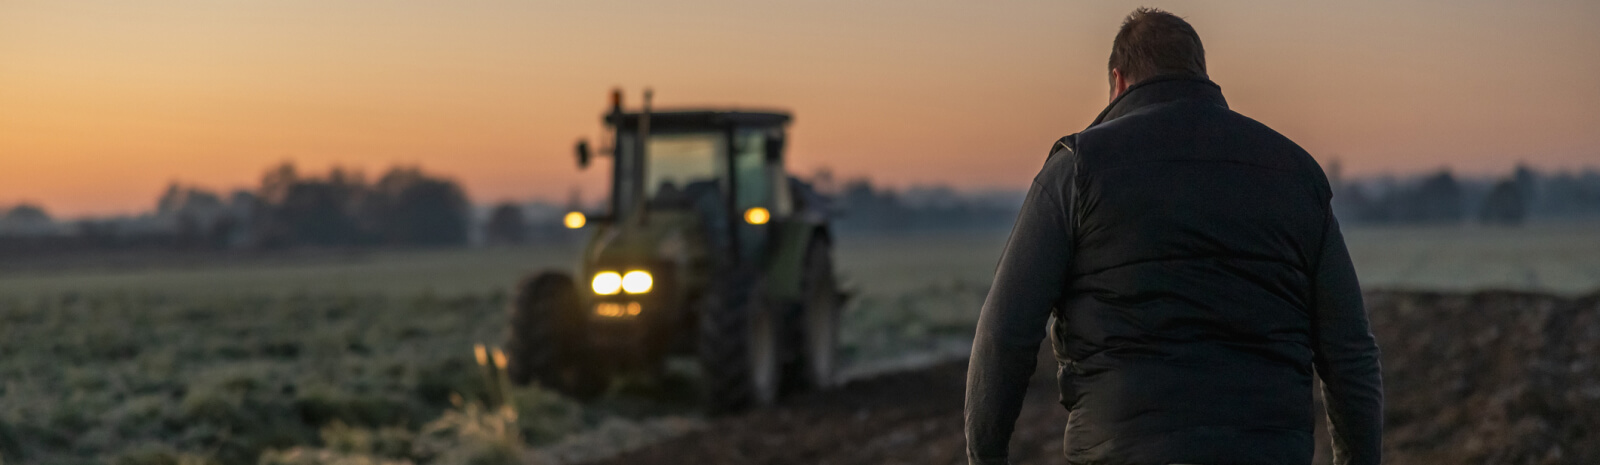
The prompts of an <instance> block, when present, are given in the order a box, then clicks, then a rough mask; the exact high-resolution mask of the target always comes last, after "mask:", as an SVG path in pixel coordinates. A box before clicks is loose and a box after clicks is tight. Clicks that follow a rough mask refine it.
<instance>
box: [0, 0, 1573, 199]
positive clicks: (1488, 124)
mask: <svg viewBox="0 0 1600 465" xmlns="http://www.w3.org/2000/svg"><path fill="white" fill-rule="evenodd" d="M863 3H864V2H844V1H839V2H820V3H819V2H788V3H761V4H752V3H746V2H731V1H729V2H660V3H653V2H652V3H642V4H639V3H638V2H621V1H600V2H510V1H485V2H465V3H463V2H387V1H350V2H311V1H279V2H256V1H172V2H159V4H152V3H146V2H49V1H22V2H5V3H3V4H0V207H3V206H7V205H10V204H13V203H17V202H20V201H30V202H35V203H39V204H42V205H44V206H45V207H46V208H48V209H49V210H50V211H51V212H52V213H53V214H56V215H61V216H73V215H87V214H114V213H129V212H136V211H142V210H147V209H149V208H151V207H152V205H153V203H154V202H155V198H156V195H157V194H158V193H159V192H160V191H161V189H162V188H163V187H164V186H165V185H166V184H168V183H170V182H173V181H178V182H183V183H186V184H198V185H201V186H206V187H210V188H215V189H232V188H237V187H250V186H254V185H255V184H256V182H257V180H258V178H259V177H260V175H261V173H262V171H263V170H265V169H266V168H267V167H269V166H270V165H273V164H276V163H279V162H282V161H285V160H293V161H295V162H297V163H298V164H299V165H300V166H301V167H302V168H304V169H309V170H318V171H320V170H322V169H325V168H327V167H328V166H331V165H334V164H341V165H346V166H353V167H357V168H360V169H364V170H365V171H366V172H367V173H369V174H375V173H377V172H380V171H381V170H383V169H385V168H387V167H388V166H389V165H392V164H397V163H404V164H420V165H421V166H423V167H424V168H425V169H427V170H429V171H430V172H435V173H440V174H443V175H446V176H449V177H453V178H455V179H457V180H459V181H461V182H462V183H463V184H464V185H465V187H466V189H467V191H468V194H469V195H470V197H471V199H472V200H473V201H475V202H492V201H498V200H508V199H510V200H527V199H534V198H542V199H550V200H553V201H564V200H565V199H566V196H567V195H568V194H569V192H571V191H572V190H573V189H574V188H581V190H582V192H583V196H584V197H585V199H591V200H592V199H595V198H598V197H599V196H601V195H602V193H603V190H604V188H603V183H604V182H605V178H604V176H603V174H602V173H603V172H604V171H605V169H606V168H607V166H606V163H605V162H604V159H602V161H601V163H598V164H596V165H595V166H591V167H590V169H588V170H586V171H579V170H578V169H577V167H576V166H575V163H574V160H573V156H572V146H573V142H574V141H575V140H576V139H577V138H579V137H585V136H586V137H590V138H594V137H595V136H597V135H598V133H599V131H600V121H599V115H600V113H601V112H602V111H603V110H604V108H605V105H606V103H607V102H606V97H607V95H606V94H607V92H608V91H609V90H610V89H611V88H613V87H616V86H621V87H622V88H624V89H625V91H626V92H627V95H626V96H627V98H628V99H629V103H631V104H632V103H637V101H638V95H639V92H640V90H641V89H642V88H643V87H645V86H650V87H652V88H654V89H655V100H656V105H657V106H658V107H674V106H689V105H717V106H760V107H779V108H785V109H788V110H790V111H792V112H793V113H794V115H795V123H794V126H793V133H792V136H791V139H790V140H791V143H790V145H789V147H790V150H791V152H790V161H791V165H792V166H794V167H795V168H796V170H797V171H799V172H801V173H807V172H810V171H812V170H813V169H815V168H817V167H822V166H828V167H832V168H833V170H834V171H835V172H836V173H838V175H840V176H846V177H849V176H858V175H870V176H872V177H873V178H874V179H876V180H879V181H882V182H885V183H887V184H889V185H896V186H904V185H909V184H914V183H936V182H937V183H948V184H951V185H954V186H957V187H962V188H1006V189H1013V188H1020V187H1022V186H1026V185H1027V183H1028V181H1029V179H1031V177H1032V175H1033V173H1034V172H1035V171H1036V170H1037V169H1038V167H1039V165H1040V163H1042V161H1043V159H1044V157H1045V154H1046V153H1045V152H1046V150H1047V149H1048V148H1049V146H1050V144H1051V142H1053V141H1054V140H1055V139H1056V138H1058V137H1060V136H1062V135H1065V134H1068V133H1071V132H1075V131H1077V130H1079V129H1081V128H1082V127H1083V126H1084V125H1086V124H1087V123H1088V122H1089V121H1090V120H1092V119H1093V118H1094V116H1095V114H1096V113H1098V112H1099V110H1100V109H1101V107H1102V106H1103V105H1104V104H1105V102H1106V97H1107V90H1106V80H1105V69H1104V66H1105V59H1106V54H1107V52H1108V48H1109V44H1110V42H1111V37H1112V35H1113V34H1114V32H1115V30H1116V27H1117V24H1118V22H1119V21H1120V19H1121V17H1122V16H1123V15H1124V14H1126V13H1127V12H1128V11H1130V10H1132V9H1133V7H1135V6H1138V5H1139V3H1137V2H1042V1H1041V2H958V1H935V2H882V3H878V2H874V3H872V4H863ZM1155 6H1160V7H1163V8H1166V9H1168V10H1171V11H1173V12H1175V13H1178V14H1180V15H1183V16H1186V17H1187V18H1188V20H1189V21H1190V22H1192V23H1193V24H1194V25H1195V27H1196V29H1198V30H1199V32H1200V34H1201V36H1202V37H1203V38H1204V40H1205V41H1206V49H1207V52H1208V62H1209V66H1210V69H1211V74H1212V77H1213V78H1214V79H1215V80H1216V81H1217V82H1218V83H1219V84H1221V85H1222V88H1223V90H1224V92H1225V93H1226V94H1227V96H1228V99H1229V101H1230V103H1231V105H1232V106H1233V108H1235V109H1236V110H1239V111H1241V112H1242V113H1244V114H1246V115H1248V116H1251V117H1253V118H1255V119H1257V120H1260V121H1262V122H1264V123H1266V124H1268V125H1271V126H1273V127H1274V128H1276V129H1278V130H1279V131H1281V132H1283V133H1285V134H1287V135H1288V136H1290V137H1291V138H1294V139H1295V140H1296V141H1298V142H1299V143H1300V144H1301V145H1303V146H1304V147H1306V148H1307V150H1309V151H1310V152H1311V153H1312V154H1314V155H1316V156H1317V157H1318V158H1319V159H1321V160H1323V161H1324V162H1326V161H1328V160H1330V159H1333V158H1335V157H1336V158H1338V159H1339V160H1341V162H1342V164H1343V166H1344V168H1345V170H1346V172H1355V173H1375V172H1384V171H1396V172H1417V171H1421V170H1427V169H1434V168H1437V167H1441V166H1447V165H1448V166H1452V167H1455V168H1456V169H1458V170H1461V171H1465V172H1468V173H1493V172H1504V171H1506V170H1508V169H1509V168H1510V167H1511V166H1512V165H1513V164H1515V163H1516V162H1518V161H1519V160H1520V161H1527V162H1530V163H1533V164H1535V165H1538V166H1546V167H1552V168H1556V167H1578V166H1583V165H1600V130H1597V129H1596V128H1600V84H1597V83H1600V54H1597V53H1595V47H1596V44H1600V28H1596V27H1594V25H1596V24H1600V4H1597V3H1596V2H1592V1H1533V2H1517V3H1504V2H1502V3H1494V4H1489V3H1481V2H1471V3H1466V4H1462V3H1459V2H1433V1H1428V2H1405V3H1403V4H1398V5H1395V4H1391V3H1389V2H1377V1H1363V2H1355V3H1350V2H1339V3H1337V4H1322V3H1316V4H1307V3H1291V4H1283V5H1277V4H1271V5H1269V4H1262V3H1260V2H1246V1H1231V2H1204V3H1201V2H1187V1H1175V2H1167V3H1164V4H1159V5H1155Z"/></svg>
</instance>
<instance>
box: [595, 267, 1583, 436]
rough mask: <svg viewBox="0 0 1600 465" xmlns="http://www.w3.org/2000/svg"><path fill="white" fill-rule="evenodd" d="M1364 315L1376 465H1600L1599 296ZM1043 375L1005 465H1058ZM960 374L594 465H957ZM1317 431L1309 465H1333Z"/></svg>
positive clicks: (1399, 297)
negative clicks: (1379, 382) (1378, 384)
mask: <svg viewBox="0 0 1600 465" xmlns="http://www.w3.org/2000/svg"><path fill="white" fill-rule="evenodd" d="M1367 302H1368V309H1369V312H1370V313H1371V315H1372V323H1373V329H1374V333H1375V334H1376V335H1377V337H1378V340H1379V344H1380V345H1381V347H1382V349H1383V364H1384V380H1385V391H1386V396H1387V406H1386V408H1387V410H1386V415H1385V417H1386V422H1387V428H1386V430H1385V444H1384V449H1385V457H1384V462H1385V463H1390V464H1433V463H1496V464H1567V463H1571V464H1592V463H1600V359H1597V358H1596V356H1600V295H1591V296H1588V297H1584V298H1580V299H1564V298H1560V297H1556V296H1549V295H1540V294H1530V293H1519V292H1479V293H1473V294H1440V293H1427V292H1377V293H1370V294H1368V296H1367ZM1053 364H1054V362H1053V361H1052V360H1049V358H1048V355H1046V354H1041V367H1040V369H1039V371H1038V374H1037V375H1036V376H1035V377H1034V380H1033V383H1032V387H1031V390H1030V391H1029V394H1028V400H1027V406H1026V407H1024V410H1023V414H1022V418H1021V419H1020V420H1019V421H1018V424H1017V432H1016V436H1015V438H1014V439H1013V442H1012V457H1013V461H1014V462H1017V463H1063V462H1064V460H1063V458H1062V454H1061V435H1062V428H1063V426H1064V425H1065V424H1066V417H1067V414H1066V411H1065V410H1064V409H1062V408H1061V406H1060V405H1058V404H1057V403H1056V395H1055V386H1054V384H1055V381H1054V379H1053V377H1052V376H1051V375H1052V374H1053V372H1054V369H1053ZM965 369H966V364H965V362H952V363H947V364H943V365H938V366H935V367H932V368H929V369H925V370H919V371H914V372H905V373H897V374H892V375H885V376H880V377H877V378H873V379H866V380H859V381H855V382H852V383H850V384H848V385H846V386H843V387H841V388H839V389H835V390H832V391H828V392H820V393H808V394H802V395H798V396H793V397H790V398H788V399H786V400H785V401H784V402H783V403H781V404H779V405H777V406H774V407H771V408H766V409H761V410H757V411H752V412H749V413H745V414H743V415H738V416H731V417H725V418H720V419H716V420H714V421H713V422H712V424H711V425H710V426H709V427H708V428H706V429H704V430H702V431H699V432H696V433H692V434H689V435H686V436H683V437H680V438H677V439H673V440H669V441H665V442H661V443H657V444H655V445H652V446H648V447H645V448H642V449H638V450H635V451H632V452H629V453H626V454H623V455H621V456H617V457H613V458H611V459H609V460H606V461H604V462H600V463H606V464H683V463H696V464H744V463H756V464H900V463H905V464H912V463H915V464H958V463H964V460H965V458H964V457H965V456H964V453H963V450H964V447H965V441H964V439H963V438H962V431H961V429H962V423H961V410H962V396H963V391H964V389H965ZM1318 426H1319V427H1318V437H1319V446H1318V451H1317V457H1316V459H1315V463H1329V461H1330V460H1329V455H1328V453H1327V445H1326V443H1327V438H1326V433H1324V432H1323V431H1322V428H1321V425H1318Z"/></svg>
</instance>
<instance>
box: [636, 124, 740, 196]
mask: <svg viewBox="0 0 1600 465" xmlns="http://www.w3.org/2000/svg"><path fill="white" fill-rule="evenodd" d="M722 144H723V139H722V135H721V134H717V133H691V134H652V135H651V136H650V147H649V150H648V151H647V155H646V156H647V157H649V161H648V163H647V165H646V166H647V167H646V168H645V176H647V179H645V183H644V185H645V196H646V197H648V198H651V199H655V198H657V197H658V196H663V195H665V196H667V197H675V196H678V195H681V193H683V192H685V191H686V190H688V189H689V188H690V187H691V184H696V183H698V184H700V185H702V186H703V185H706V184H709V185H710V186H711V187H715V186H716V184H717V182H718V179H720V176H718V172H719V170H718V166H719V165H720V164H719V163H718V161H719V160H718V157H717V154H718V153H719V152H721V149H722ZM696 187H698V186H696Z"/></svg>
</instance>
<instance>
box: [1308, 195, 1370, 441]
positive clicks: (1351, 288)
mask: <svg viewBox="0 0 1600 465" xmlns="http://www.w3.org/2000/svg"><path fill="white" fill-rule="evenodd" d="M1313 278H1314V281H1313V286H1314V287H1315V289H1314V290H1313V293H1314V294H1313V298H1314V300H1313V308H1312V312H1313V314H1312V320H1311V324H1312V328H1311V335H1312V341H1313V344H1314V346H1313V348H1312V350H1313V351H1314V353H1315V355H1314V363H1315V365H1316V369H1317V374H1318V375H1320V376H1321V377H1322V389H1323V391H1322V397H1323V401H1324V403H1326V405H1327V410H1328V423H1329V428H1328V431H1329V432H1330V433H1331V434H1332V435H1333V457H1334V463H1335V464H1337V465H1377V464H1378V463H1379V462H1380V458H1381V457H1380V455H1381V453H1382V446H1383V443H1382V439H1383V378H1382V373H1381V372H1380V370H1379V368H1380V367H1379V362H1378V343H1377V341H1376V340H1375V339H1374V338H1373V337H1372V330H1371V328H1370V325H1369V323H1368V322H1367V311H1366V307H1365V305H1364V304H1363V303H1362V300H1361V285H1360V283H1358V282H1357V281H1356V272H1355V268H1354V267H1353V266H1352V265H1351V263H1350V252H1349V250H1348V249H1346V248H1345V243H1344V235H1343V234H1341V233H1340V232H1339V222H1338V220H1337V219H1335V218H1334V217H1333V214H1331V213H1330V214H1328V220H1327V231H1326V233H1325V235H1324V239H1323V245H1322V254H1321V257H1320V259H1319V260H1318V263H1317V269H1316V275H1315V276H1314V277H1313Z"/></svg>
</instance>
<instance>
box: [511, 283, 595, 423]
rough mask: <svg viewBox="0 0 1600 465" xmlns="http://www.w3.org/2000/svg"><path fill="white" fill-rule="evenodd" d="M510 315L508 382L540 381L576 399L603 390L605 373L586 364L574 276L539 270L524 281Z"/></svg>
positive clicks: (512, 304) (582, 316) (580, 312)
mask: <svg viewBox="0 0 1600 465" xmlns="http://www.w3.org/2000/svg"><path fill="white" fill-rule="evenodd" d="M510 313H511V315H510V325H509V327H510V328H509V329H510V331H509V332H510V334H509V335H508V337H507V338H506V358H507V359H508V360H507V361H506V376H507V377H508V378H509V379H510V380H511V382H512V383H515V384H517V385H527V384H528V383H530V382H538V383H539V384H541V385H544V386H545V387H548V388H551V389H555V390H557V391H559V392H562V393H564V394H567V395H570V396H573V397H577V398H580V399H587V398H592V397H594V396H596V395H598V394H599V393H600V392H601V391H603V390H604V389H605V388H606V382H607V376H606V375H605V373H603V372H601V371H600V370H599V369H598V368H597V367H594V366H593V364H591V363H588V360H587V359H588V358H589V357H588V353H587V351H586V350H585V349H584V346H583V335H584V330H585V323H586V320H585V315H584V313H583V308H582V302H581V301H580V300H579V299H578V289H577V287H576V285H575V284H574V283H573V280H572V277H570V276H568V275H566V274H564V273H558V272H543V273H539V274H537V275H534V276H530V277H528V278H526V279H523V280H522V282H521V283H519V284H518V285H517V289H516V297H515V298H514V299H513V300H512V302H511V309H510Z"/></svg>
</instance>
